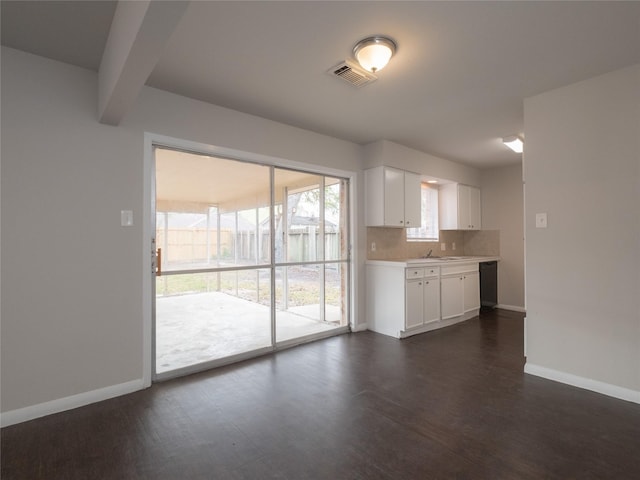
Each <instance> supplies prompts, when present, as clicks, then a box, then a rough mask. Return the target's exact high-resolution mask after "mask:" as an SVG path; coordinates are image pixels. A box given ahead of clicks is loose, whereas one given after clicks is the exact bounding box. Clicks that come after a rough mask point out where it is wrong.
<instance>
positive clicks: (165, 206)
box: [155, 148, 271, 271]
mask: <svg viewBox="0 0 640 480" xmlns="http://www.w3.org/2000/svg"><path fill="white" fill-rule="evenodd" d="M155 157H156V211H157V215H156V244H157V246H158V247H159V248H162V260H163V265H162V267H163V270H165V271H170V270H174V271H175V270H178V269H195V268H201V267H202V268H208V267H211V266H216V265H223V266H230V265H255V264H256V263H260V262H258V259H261V260H266V262H267V263H268V261H269V255H270V251H271V248H270V246H269V245H268V242H269V240H270V239H269V235H268V230H269V208H268V207H269V203H270V199H271V193H270V167H268V166H265V165H255V164H251V163H244V162H239V161H236V160H227V159H222V158H216V157H210V156H207V155H197V154H191V153H186V152H177V151H172V150H165V149H162V148H157V149H156V155H155ZM248 179H250V181H248ZM265 232H267V233H266V234H265Z"/></svg>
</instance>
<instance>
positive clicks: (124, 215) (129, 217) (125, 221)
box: [120, 210, 133, 227]
mask: <svg viewBox="0 0 640 480" xmlns="http://www.w3.org/2000/svg"><path fill="white" fill-rule="evenodd" d="M120 225H121V226H123V227H131V226H132V225H133V211H131V210H121V211H120Z"/></svg>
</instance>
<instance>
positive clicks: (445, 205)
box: [438, 183, 482, 230]
mask: <svg viewBox="0 0 640 480" xmlns="http://www.w3.org/2000/svg"><path fill="white" fill-rule="evenodd" d="M438 200H439V202H438V203H439V210H440V218H439V221H440V230H480V229H481V228H482V224H481V221H480V211H481V205H480V189H479V188H476V187H471V186H469V185H461V184H459V183H449V184H445V185H442V186H441V187H440V194H439V198H438Z"/></svg>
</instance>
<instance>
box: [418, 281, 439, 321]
mask: <svg viewBox="0 0 640 480" xmlns="http://www.w3.org/2000/svg"><path fill="white" fill-rule="evenodd" d="M423 283H424V285H423V289H422V291H423V299H424V302H423V311H424V312H423V315H424V323H425V325H426V324H427V323H433V322H437V321H439V320H440V281H439V280H438V279H437V278H425V279H424V280H423Z"/></svg>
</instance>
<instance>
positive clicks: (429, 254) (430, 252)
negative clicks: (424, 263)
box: [424, 249, 433, 258]
mask: <svg viewBox="0 0 640 480" xmlns="http://www.w3.org/2000/svg"><path fill="white" fill-rule="evenodd" d="M432 253H433V249H431V250H429V252H427V254H426V255H425V256H424V258H429V257H430V256H431V254H432Z"/></svg>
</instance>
